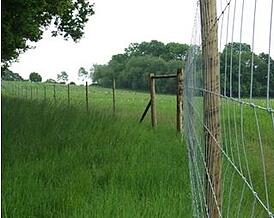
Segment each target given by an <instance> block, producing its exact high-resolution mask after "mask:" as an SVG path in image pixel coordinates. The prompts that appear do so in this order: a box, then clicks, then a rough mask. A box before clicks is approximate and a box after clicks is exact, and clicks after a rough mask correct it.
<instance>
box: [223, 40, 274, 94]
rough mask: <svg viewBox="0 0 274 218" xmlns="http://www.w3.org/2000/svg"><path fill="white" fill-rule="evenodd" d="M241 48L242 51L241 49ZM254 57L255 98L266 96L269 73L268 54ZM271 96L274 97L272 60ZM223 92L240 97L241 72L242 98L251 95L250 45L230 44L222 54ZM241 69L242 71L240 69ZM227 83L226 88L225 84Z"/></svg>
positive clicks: (273, 66)
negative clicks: (239, 82)
mask: <svg viewBox="0 0 274 218" xmlns="http://www.w3.org/2000/svg"><path fill="white" fill-rule="evenodd" d="M240 47H241V49H240ZM240 51H241V63H240V65H239V55H240ZM253 55H254V61H253V75H254V77H253V89H252V91H253V96H266V92H267V72H268V57H269V56H268V54H265V53H260V54H259V55H257V54H253ZM270 62H271V63H270V66H271V69H270V96H272V97H274V88H273V87H274V61H273V59H272V58H270ZM220 67H221V85H222V87H221V91H222V93H225V92H226V95H230V86H231V87H232V89H231V94H232V96H234V97H237V96H238V92H239V90H238V72H239V70H240V72H241V74H240V79H241V90H240V91H241V96H243V97H248V96H249V94H250V80H251V67H252V51H251V49H250V45H248V44H245V43H242V44H240V43H238V42H234V43H229V44H227V45H226V46H225V48H224V50H223V52H222V53H221V60H220ZM239 67H240V69H239ZM230 73H231V75H232V84H230ZM225 82H226V87H225V86H224V83H225Z"/></svg>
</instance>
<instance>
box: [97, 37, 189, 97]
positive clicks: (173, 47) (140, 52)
mask: <svg viewBox="0 0 274 218" xmlns="http://www.w3.org/2000/svg"><path fill="white" fill-rule="evenodd" d="M188 48H189V45H186V44H180V43H168V44H166V45H165V44H164V43H162V42H159V41H156V40H152V41H151V42H142V43H140V44H139V43H131V44H130V45H129V47H128V48H126V49H125V52H124V53H123V54H117V55H113V56H112V58H111V60H110V61H109V63H108V64H107V65H94V72H93V81H94V82H98V84H100V85H102V86H105V87H110V86H111V84H112V83H111V80H112V78H116V79H117V80H116V84H117V87H119V88H126V89H135V90H146V89H147V86H148V85H147V77H148V75H149V73H157V74H166V73H174V72H176V70H177V69H178V68H181V67H183V65H184V62H185V60H186V57H187V52H188ZM156 87H157V90H158V91H160V92H168V93H171V92H175V91H176V81H175V80H174V79H173V80H172V79H171V80H165V81H159V82H157V86H156Z"/></svg>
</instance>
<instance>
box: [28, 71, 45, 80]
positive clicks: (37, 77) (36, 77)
mask: <svg viewBox="0 0 274 218" xmlns="http://www.w3.org/2000/svg"><path fill="white" fill-rule="evenodd" d="M29 80H30V81H31V82H41V81H42V76H41V75H40V74H39V73H36V72H32V73H31V74H30V75H29Z"/></svg>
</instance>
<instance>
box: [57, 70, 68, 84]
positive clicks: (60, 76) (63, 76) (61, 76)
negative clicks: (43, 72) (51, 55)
mask: <svg viewBox="0 0 274 218" xmlns="http://www.w3.org/2000/svg"><path fill="white" fill-rule="evenodd" d="M57 81H58V82H67V81H68V74H67V73H66V72H65V71H62V72H61V73H60V74H57Z"/></svg>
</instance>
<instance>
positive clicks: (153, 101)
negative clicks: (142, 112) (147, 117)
mask: <svg viewBox="0 0 274 218" xmlns="http://www.w3.org/2000/svg"><path fill="white" fill-rule="evenodd" d="M153 76H154V74H153V73H151V74H149V88H150V99H151V125H152V127H156V126H157V117H156V97H155V79H154V78H153Z"/></svg>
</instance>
